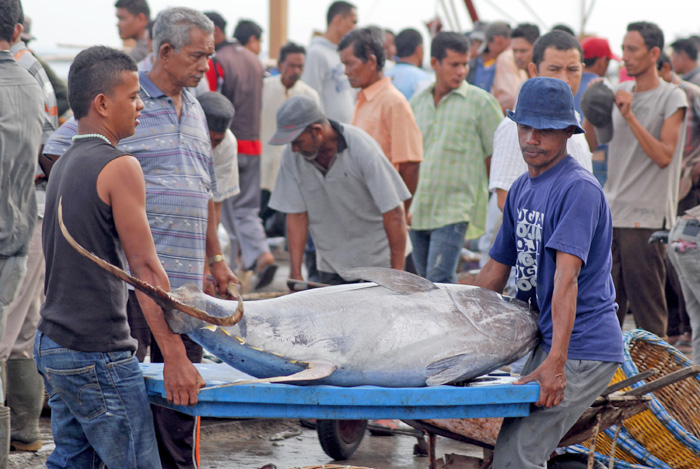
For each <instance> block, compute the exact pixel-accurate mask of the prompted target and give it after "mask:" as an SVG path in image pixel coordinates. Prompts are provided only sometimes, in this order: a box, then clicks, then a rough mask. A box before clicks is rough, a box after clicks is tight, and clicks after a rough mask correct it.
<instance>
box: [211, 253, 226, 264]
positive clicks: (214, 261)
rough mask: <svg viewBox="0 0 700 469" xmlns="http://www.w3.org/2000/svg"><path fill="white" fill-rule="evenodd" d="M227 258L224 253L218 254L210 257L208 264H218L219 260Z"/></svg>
mask: <svg viewBox="0 0 700 469" xmlns="http://www.w3.org/2000/svg"><path fill="white" fill-rule="evenodd" d="M225 260H226V258H225V257H224V255H223V254H217V255H215V256H211V257H210V258H209V259H207V265H209V267H211V266H212V264H216V263H217V262H224V261H225Z"/></svg>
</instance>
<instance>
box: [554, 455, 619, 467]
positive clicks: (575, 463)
mask: <svg viewBox="0 0 700 469" xmlns="http://www.w3.org/2000/svg"><path fill="white" fill-rule="evenodd" d="M587 467H588V455H587V454H572V453H569V454H560V455H558V456H554V457H553V458H552V459H550V460H549V461H547V469H586V468H587ZM593 469H606V468H605V465H604V464H603V463H601V462H600V461H598V460H597V459H596V460H595V461H594V462H593Z"/></svg>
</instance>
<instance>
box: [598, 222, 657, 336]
mask: <svg viewBox="0 0 700 469" xmlns="http://www.w3.org/2000/svg"><path fill="white" fill-rule="evenodd" d="M655 231H658V230H654V229H644V228H613V241H612V258H613V266H612V278H613V282H614V284H615V301H616V302H617V304H618V306H619V307H620V309H618V310H617V317H618V319H619V320H620V325H622V323H623V322H624V320H625V315H626V314H627V311H628V310H630V309H631V310H632V314H633V315H634V322H635V324H636V325H637V327H638V328H640V329H644V330H647V331H649V332H651V333H652V334H656V335H658V336H659V337H665V336H666V323H667V319H668V310H667V307H666V297H665V294H664V288H665V285H666V264H665V262H664V258H665V257H666V253H665V248H666V245H665V244H660V243H655V244H649V237H650V236H651V234H652V233H653V232H655Z"/></svg>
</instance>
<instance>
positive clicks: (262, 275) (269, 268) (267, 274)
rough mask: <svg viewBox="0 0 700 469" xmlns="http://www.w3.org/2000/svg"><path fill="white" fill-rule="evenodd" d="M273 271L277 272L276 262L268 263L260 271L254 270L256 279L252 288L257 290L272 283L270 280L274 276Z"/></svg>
mask: <svg viewBox="0 0 700 469" xmlns="http://www.w3.org/2000/svg"><path fill="white" fill-rule="evenodd" d="M275 272H277V264H268V265H266V266H265V268H264V269H263V270H262V272H256V275H257V276H258V281H257V282H256V283H255V287H254V289H255V290H259V289H261V288H264V287H266V286H268V285H269V284H270V283H272V280H273V279H274V278H275Z"/></svg>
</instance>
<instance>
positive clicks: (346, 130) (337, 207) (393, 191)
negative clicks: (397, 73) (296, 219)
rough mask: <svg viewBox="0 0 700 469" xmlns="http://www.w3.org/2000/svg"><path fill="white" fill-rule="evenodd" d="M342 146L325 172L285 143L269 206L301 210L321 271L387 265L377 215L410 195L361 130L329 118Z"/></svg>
mask: <svg viewBox="0 0 700 469" xmlns="http://www.w3.org/2000/svg"><path fill="white" fill-rule="evenodd" d="M331 124H333V126H334V128H336V130H338V131H339V132H341V135H342V136H343V137H344V139H345V142H346V144H347V147H346V148H345V149H343V150H342V151H340V152H338V154H337V155H336V156H335V159H334V160H333V163H332V164H331V167H330V168H329V170H328V172H327V173H326V175H325V176H324V175H323V174H322V173H321V171H320V170H319V169H317V168H316V167H315V166H314V165H312V164H311V163H309V162H308V161H306V160H305V159H304V158H303V157H302V156H301V155H297V154H294V153H292V150H291V147H290V146H287V147H286V148H285V149H284V153H283V154H282V163H281V166H280V171H279V174H278V175H277V181H276V183H275V188H274V190H273V191H272V198H271V199H270V207H271V208H273V209H275V210H278V211H280V212H285V213H303V212H306V213H307V214H308V217H309V231H310V232H311V236H312V237H313V240H314V243H315V244H316V263H317V266H318V269H319V270H321V271H324V272H336V273H340V272H342V271H344V270H347V269H351V268H354V267H391V252H390V250H389V240H388V239H387V237H386V232H385V231H384V221H383V218H382V214H383V213H386V212H388V211H390V210H393V209H395V208H396V207H398V206H399V205H400V204H401V202H403V201H404V200H407V199H408V198H410V197H411V193H410V192H409V191H408V189H407V188H406V185H405V184H404V183H403V180H402V179H401V176H399V173H398V172H397V171H396V169H394V167H393V166H392V165H391V163H389V160H388V159H387V158H386V157H385V156H384V154H383V153H382V150H381V148H380V147H379V144H378V143H377V142H376V141H375V140H374V139H373V138H372V137H370V136H369V134H367V133H366V132H365V131H364V130H361V129H359V128H357V127H354V126H351V125H341V124H337V123H335V122H331Z"/></svg>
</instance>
